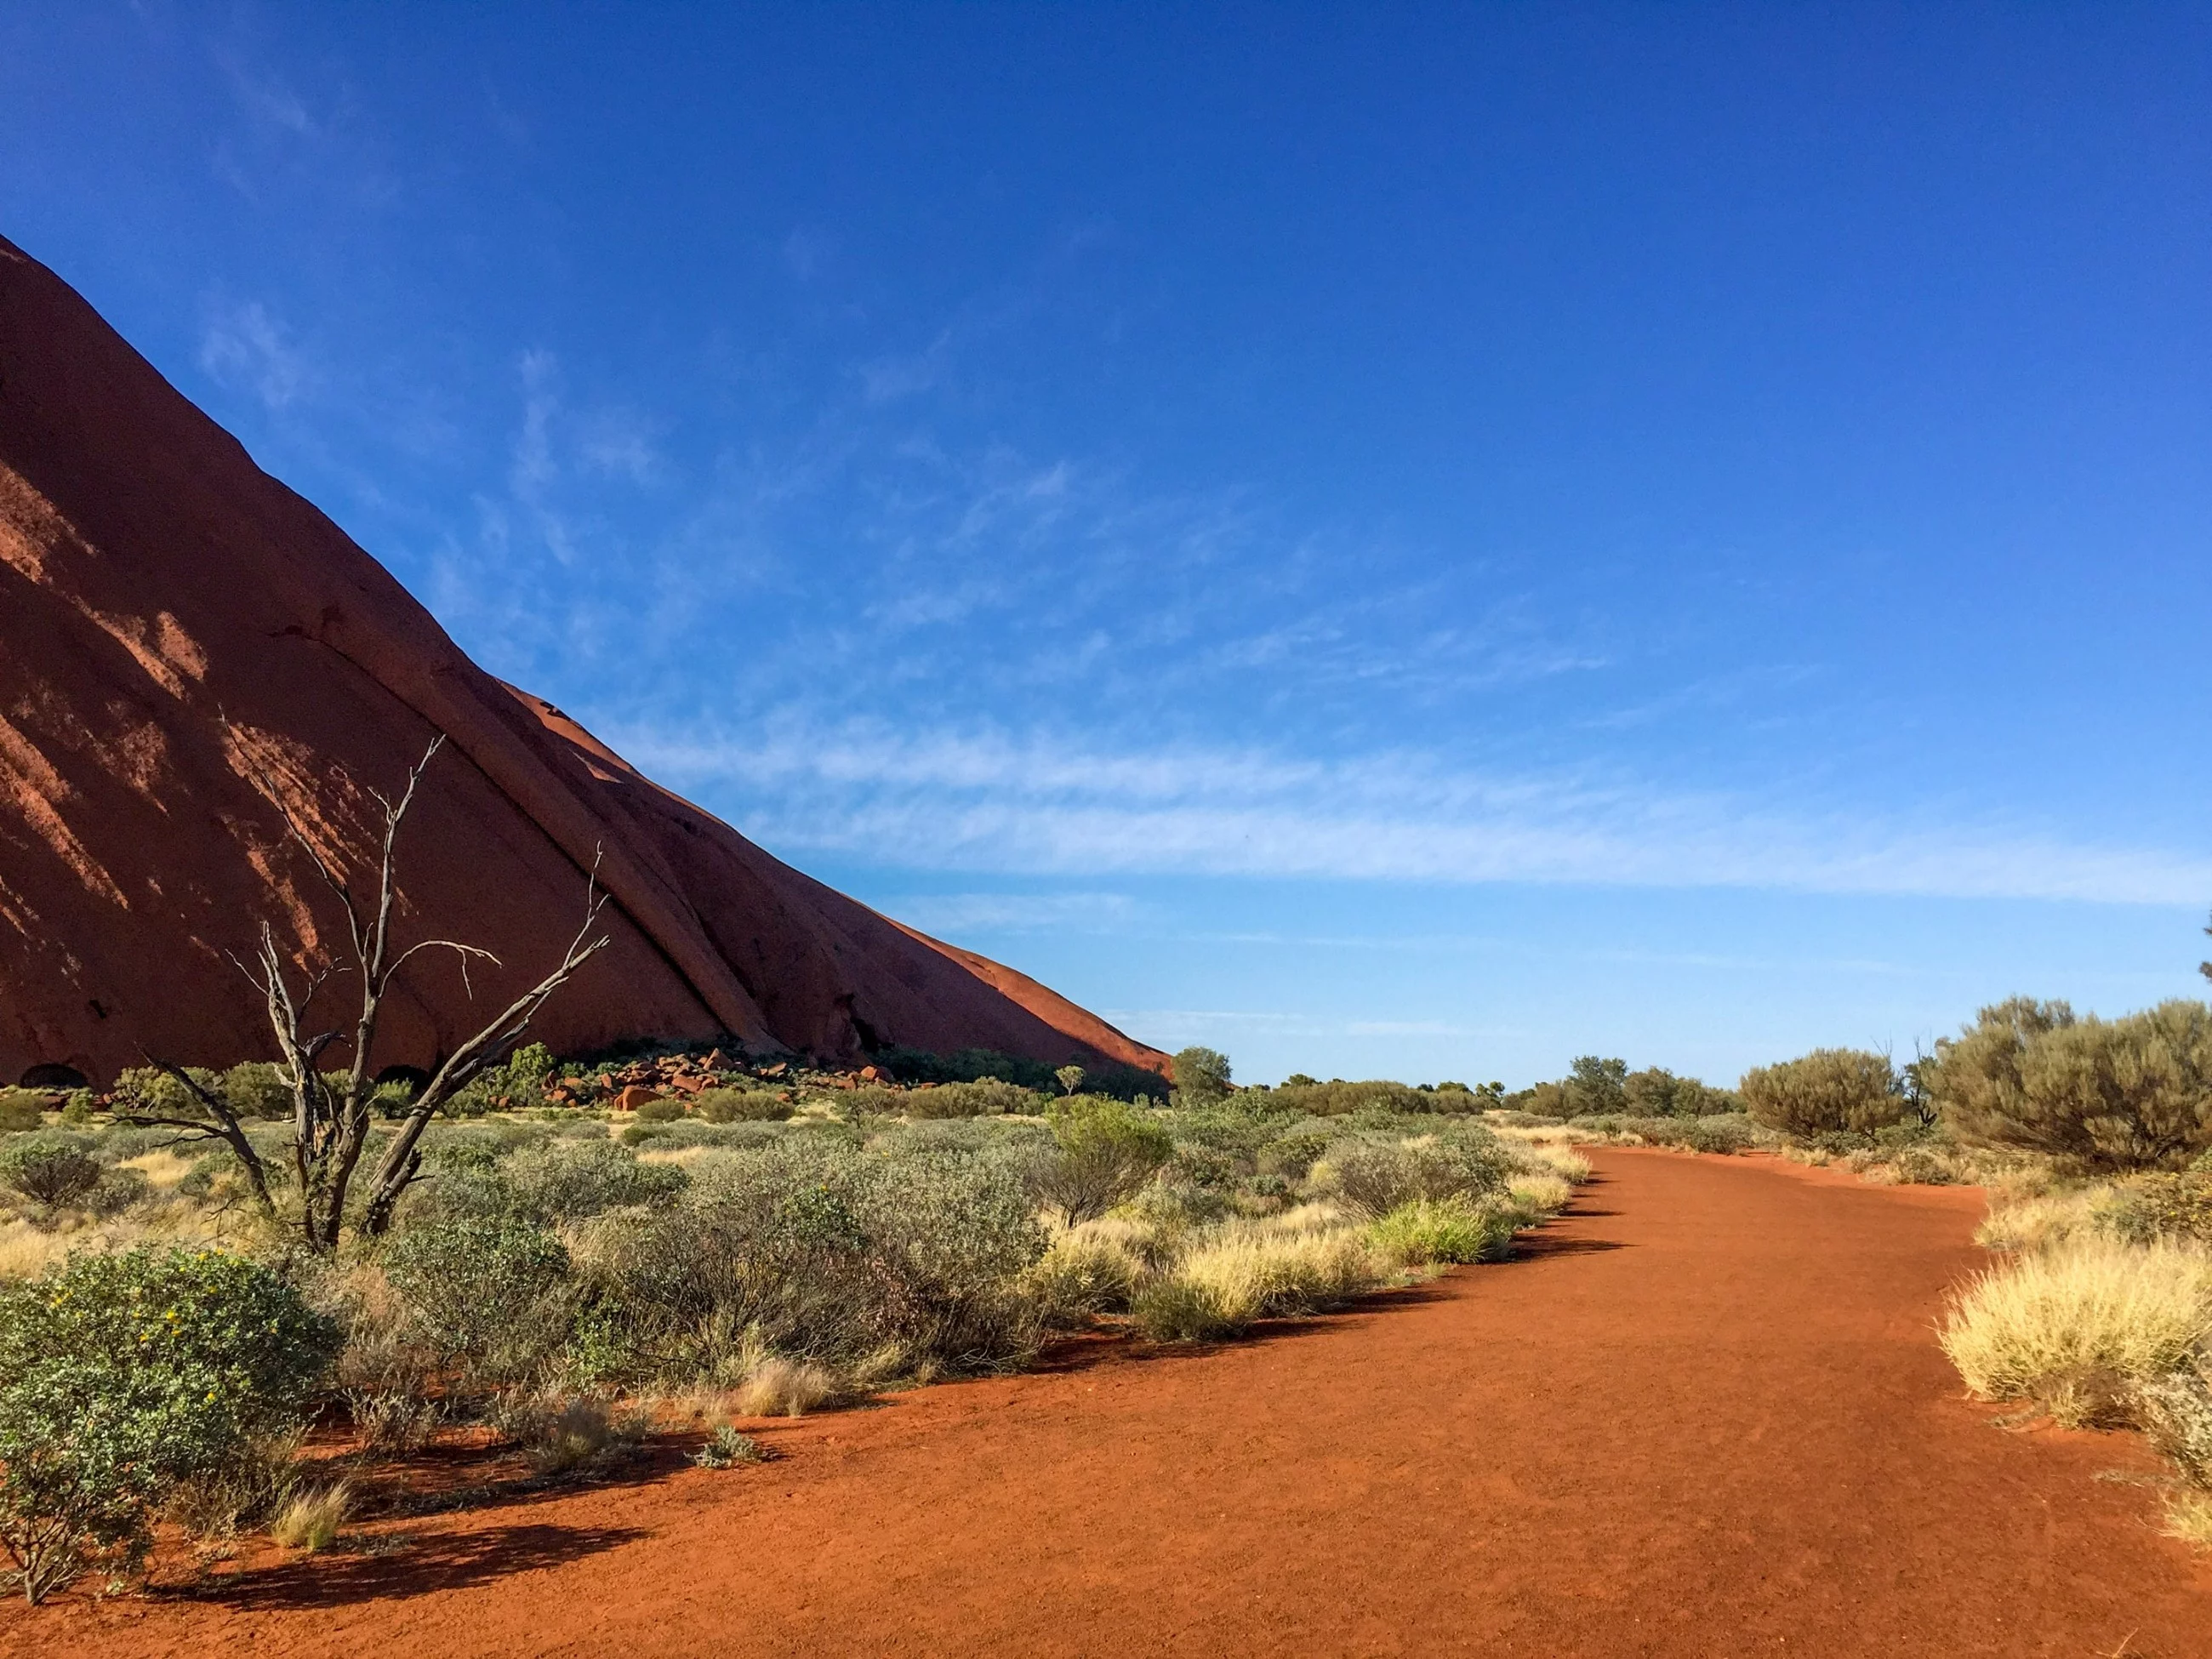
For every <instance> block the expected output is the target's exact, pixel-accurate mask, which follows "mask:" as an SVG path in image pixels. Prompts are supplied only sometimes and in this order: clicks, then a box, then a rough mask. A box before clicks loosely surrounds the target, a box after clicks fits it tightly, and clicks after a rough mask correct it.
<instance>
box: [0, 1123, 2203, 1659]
mask: <svg viewBox="0 0 2212 1659" xmlns="http://www.w3.org/2000/svg"><path fill="white" fill-rule="evenodd" d="M1595 1161H1596V1162H1597V1164H1598V1166H1599V1170H1600V1174H1601V1179H1600V1180H1599V1181H1598V1182H1596V1183H1595V1184H1594V1185H1593V1186H1592V1187H1590V1188H1588V1189H1587V1190H1586V1192H1585V1194H1583V1197H1582V1198H1581V1199H1580V1200H1578V1202H1577V1206H1575V1209H1574V1211H1573V1212H1571V1214H1570V1215H1569V1216H1567V1217H1565V1218H1562V1219H1561V1220H1560V1221H1559V1222H1557V1223H1555V1224H1553V1226H1551V1227H1550V1228H1549V1229H1547V1231H1546V1233H1545V1234H1544V1236H1543V1237H1541V1239H1540V1240H1539V1241H1538V1242H1537V1243H1535V1245H1534V1248H1533V1249H1531V1250H1530V1251H1529V1253H1528V1255H1527V1257H1526V1258H1525V1259H1523V1260H1522V1261H1516V1262H1513V1263H1510V1264H1506V1265H1503V1266H1498V1267H1480V1268H1474V1269H1462V1270H1460V1271H1458V1272H1456V1273H1453V1274H1451V1275H1449V1276H1448V1277H1447V1278H1445V1279H1442V1280H1439V1281H1438V1282H1437V1283H1436V1284H1434V1285H1431V1286H1429V1287H1427V1288H1425V1289H1424V1290H1421V1291H1414V1292H1407V1293H1402V1294H1400V1295H1398V1296H1395V1297H1386V1298H1383V1300H1381V1301H1380V1302H1377V1303H1374V1304H1365V1305H1364V1306H1363V1307H1362V1308H1361V1309H1360V1310H1358V1311H1355V1312H1352V1313H1351V1314H1348V1315H1343V1316H1337V1317H1335V1318H1333V1319H1328V1320H1324V1321H1319V1322H1314V1323H1312V1324H1310V1325H1305V1326H1301V1327H1297V1328H1286V1329H1282V1330H1279V1331H1276V1332H1273V1333H1272V1334H1267V1335H1266V1336H1264V1337H1262V1338H1261V1339H1260V1340H1255V1341H1252V1342H1249V1343H1245V1344H1241V1345H1237V1346H1228V1347H1223V1348H1218V1349H1213V1350H1209V1351H1201V1352H1176V1353H1165V1354H1156V1355H1151V1356H1146V1355H1142V1354H1139V1353H1138V1352H1134V1351H1133V1350H1131V1349H1129V1348H1127V1347H1125V1346H1115V1345H1092V1346H1090V1347H1089V1348H1088V1349H1086V1350H1084V1351H1082V1352H1079V1353H1078V1354H1077V1355H1076V1356H1074V1357H1073V1358H1071V1359H1069V1360H1068V1361H1066V1363H1065V1364H1062V1365H1061V1366H1060V1368H1059V1369H1057V1370H1049V1371H1047V1372H1044V1373H1042V1374H1033V1375H1030V1376H1021V1377H1015V1378H1007V1379H1001V1380H994V1381H989V1382H981V1383H963V1384H957V1385H951V1386H946V1387H941V1388H937V1389H926V1390H921V1391H918V1392H915V1393H913V1394H908V1395H902V1396H900V1397H897V1398H896V1399H894V1400H892V1401H888V1402H887V1403H884V1404H883V1405H881V1406H878V1407H874V1408H872V1409H867V1410H862V1411H855V1412H848V1413H837V1414H834V1415H829V1416H824V1417H820V1418H815V1419H807V1420H806V1421H805V1422H802V1423H796V1424H788V1425H781V1426H779V1427H776V1428H773V1429H769V1430H768V1431H765V1432H764V1434H763V1438H764V1439H768V1440H770V1441H772V1442H773V1443H775V1444H776V1445H777V1447H778V1448H779V1449H780V1450H781V1452H782V1453H783V1454H784V1455H783V1456H782V1457H781V1459H780V1460H779V1461H777V1462H773V1463H769V1464H767V1465H764V1466H760V1467H757V1468H744V1469H737V1470H731V1471H726V1472H709V1471H704V1470H696V1469H692V1468H688V1467H683V1466H679V1465H677V1464H676V1463H675V1462H674V1459H673V1457H672V1456H671V1457H669V1458H665V1459H664V1460H663V1462H662V1463H661V1464H660V1466H659V1468H656V1469H655V1470H653V1471H652V1472H650V1473H648V1474H645V1475H643V1476H642V1477H641V1478H640V1479H638V1480H635V1481H633V1482H631V1483H629V1484H626V1485H620V1486H602V1487H598V1488H594V1489H592V1490H588V1491H585V1492H572V1493H568V1494H566V1495H562V1496H558V1497H552V1498H541V1499H538V1500H537V1501H534V1502H530V1503H526V1504H511V1505H508V1506H506V1507H502V1508H498V1509H494V1510H484V1511H479V1512H477V1513H473V1514H469V1515H465V1516H452V1517H444V1518H441V1519H437V1520H430V1521H416V1522H407V1523H404V1525H398V1526H396V1527H395V1526H392V1525H389V1524H387V1525H386V1526H384V1527H381V1528H378V1529H377V1530H378V1531H379V1532H380V1533H381V1534H386V1535H385V1536H384V1538H383V1540H382V1543H381V1545H380V1548H381V1549H382V1551H383V1552H384V1553H362V1554H351V1555H337V1556H329V1557H324V1558H321V1559H312V1560H308V1559H301V1560H295V1561H291V1562H282V1563H277V1564H274V1565H262V1566H258V1567H255V1568H253V1569H252V1570H250V1571H245V1572H242V1573H240V1575H238V1576H237V1577H235V1578H234V1579H231V1580H229V1581H227V1582H218V1583H214V1584H210V1585H208V1586H205V1587H203V1588H202V1589H197V1590H196V1591H191V1592H189V1593H180V1592H174V1591H173V1592H169V1593H166V1594H161V1595H156V1596H154V1597H149V1598H143V1597H127V1598H118V1599H116V1600H113V1601H106V1602H104V1603H100V1602H94V1601H90V1600H88V1599H86V1598H82V1597H78V1596H74V1595H73V1596H71V1597H69V1598H67V1599H65V1600H64V1601H63V1602H61V1603H58V1604H57V1605H55V1606H54V1607H51V1608H49V1609H47V1610H46V1611H45V1612H43V1613H37V1614H33V1613H26V1612H24V1611H23V1610H21V1609H20V1608H17V1609H12V1610H9V1611H7V1612H4V1613H0V1652H6V1653H9V1654H19V1653H20V1654H31V1653H36V1654H40V1655H56V1656H64V1655H68V1656H76V1655H83V1656H90V1655H95V1654H97V1655H100V1656H112V1659H122V1656H126V1655H141V1654H145V1655H153V1654H163V1655H187V1654H189V1655H194V1656H200V1655H208V1654H217V1653H220V1654H229V1653H247V1652H251V1653H252V1654H253V1655H256V1656H260V1659H276V1656H305V1655H321V1654H329V1655H341V1654H346V1655H350V1654H362V1653H375V1654H378V1655H389V1656H393V1659H411V1656H427V1655H435V1656H439V1659H457V1656H462V1655H473V1654H511V1655H619V1656H623V1659H640V1656H658V1655H664V1654H700V1655H717V1656H722V1655H734V1654H752V1653H791V1654H800V1653H804V1654H848V1653H849V1654H947V1653H973V1652H992V1653H1018V1654H1053V1655H1085V1654H1098V1655H1108V1654H1121V1653H1131V1652H1135V1653H1155V1652H1173V1653H1191V1654H1214V1653H1227V1652H1256V1653H1278V1652H1294V1651H1295V1652H1299V1653H1304V1654H1316V1655H1321V1654H1338V1653H1378V1654H1395V1653H1405V1654H1426V1653H1462V1652H1464V1653H1480V1654H1485V1655H1507V1654H1525V1655H1543V1656H1547V1659H1556V1656H1563V1655H1615V1654H1620V1655H1630V1654H1635V1655H1658V1654H1666V1655H1685V1656H1689V1655H1696V1656H1716V1655H1735V1654H1753V1653H1758V1654H1771V1653H1790V1654H1823V1655H1852V1656H1859V1655H1884V1656H1891V1655H1911V1654H1931V1655H1933V1654H1942V1655H1960V1654H2003V1655H2026V1654H2051V1655H2065V1656H2091V1655H2100V1654H2102V1655H2111V1654H2115V1653H2119V1652H2124V1653H2126V1654H2129V1655H2133V1656H2139V1659H2140V1656H2149V1659H2174V1656H2185V1655H2208V1654H2212V1565H2207V1564H2206V1562H2205V1561H2204V1560H2203V1559H2201V1558H2198V1557H2197V1556H2194V1555H2192V1554H2191V1553H2190V1552H2189V1551H2188V1550H2186V1549H2185V1548H2184V1547H2182V1546H2181V1545H2179V1544H2178V1543H2174V1542H2172V1541H2169V1540H2166V1539H2165V1538H2162V1537H2160V1536H2159V1535H2158V1534H2157V1532H2156V1530H2155V1521H2154V1513H2155V1504H2154V1495H2153V1493H2152V1492H2150V1491H2149V1490H2148V1488H2147V1487H2145V1486H2142V1485H2140V1484H2130V1483H2128V1482H2126V1481H2124V1480H2111V1479H2104V1480H2100V1479H2099V1478H2098V1477H2099V1475H2100V1472H2111V1471H2114V1470H2118V1471H2123V1472H2134V1473H2136V1474H2144V1473H2148V1471H2150V1470H2151V1469H2152V1468H2154V1465H2153V1463H2152V1462H2151V1460H2150V1459H2149V1458H2148V1456H2147V1455H2145V1454H2144V1453H2143V1452H2142V1450H2141V1449H2139V1448H2137V1447H2136V1445H2135V1444H2134V1443H2132V1442H2131V1441H2130V1440H2129V1439H2127V1438H2126V1437H2103V1436H2095V1435H2087V1434H2081V1435H2066V1434H2060V1433H2057V1432H2053V1431H2041V1432H2035V1433H2014V1432H2007V1431H2002V1430H2000V1429H1997V1428H1994V1427H1992V1426H1991V1425H1990V1416H1991V1413H1990V1409H1989V1408H1988V1407H1979V1406H1975V1405H1972V1404H1971V1403H1969V1402H1967V1401H1965V1400H1963V1399H1962V1398H1961V1397H1960V1392H1959V1388H1958V1384H1957V1382H1956V1379H1955V1378H1954V1376H1953V1374H1952V1373H1951V1371H1950V1370H1949V1369H1948V1366H1947V1365H1946V1364H1945V1363H1944V1361H1943V1358H1942V1354H1941V1353H1940V1352H1938V1351H1937V1349H1936V1345H1935V1343H1934V1340H1933V1338H1932V1329H1931V1328H1932V1323H1933V1321H1934V1319H1935V1317H1936V1311H1937V1309H1938V1307H1939V1304H1940V1300H1941V1295H1942V1290H1943V1288H1944V1286H1945V1285H1947V1284H1948V1283H1950V1282H1951V1281H1953V1280H1954V1279H1956V1278H1958V1277H1959V1276H1960V1275H1961V1274H1962V1273H1965V1272H1966V1271H1968V1270H1969V1269H1971V1268H1972V1267H1975V1266H1977V1265H1978V1263H1979V1261H1981V1260H1982V1257H1981V1254H1980V1252H1979V1251H1978V1250H1976V1249H1974V1248H1973V1247H1972V1244H1971V1243H1969V1235H1970V1233H1971V1232H1972V1226H1973V1223H1974V1220H1975V1218H1976V1217H1977V1215H1978V1213H1979V1210H1980V1200H1979V1196H1978V1194H1971V1193H1962V1192H1956V1191H1943V1190H1939V1189H1926V1188H1905V1189H1893V1190H1885V1189H1881V1188H1868V1187H1863V1186H1860V1185H1858V1184H1857V1183H1856V1182H1850V1181H1849V1180H1848V1179H1847V1178H1844V1177H1840V1176H1831V1175H1826V1174H1820V1173H1814V1172H1808V1171H1803V1170H1796V1169H1795V1168H1792V1167H1790V1166H1784V1165H1778V1164H1773V1163H1771V1162H1768V1161H1765V1160H1761V1159H1719V1158H1686V1157H1681V1156H1676V1155H1670V1154H1667V1153H1660V1152H1620V1151H1605V1152H1599V1153H1598V1154H1597V1155H1596V1160H1595ZM395 1532H396V1533H398V1534H399V1535H398V1536H397V1537H394V1536H392V1535H391V1534H393V1533H395Z"/></svg>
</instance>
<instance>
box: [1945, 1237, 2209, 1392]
mask: <svg viewBox="0 0 2212 1659" xmlns="http://www.w3.org/2000/svg"><path fill="white" fill-rule="evenodd" d="M2208 1339H2212V1257H2207V1256H2205V1255H2203V1254H2201V1253H2199V1252H2197V1251H2195V1250H2190V1249H2180V1248H2178V1247H2176V1246H2172V1245H2166V1244H2161V1245H2154V1246H2151V1247H2149V1248H2142V1247H2138V1246H2133V1245H2128V1244H2123V1243H2118V1241H2115V1240H2112V1239H2100V1238H2081V1239H2075V1240H2074V1241H2071V1242H2069V1243H2064V1244H2062V1245H2059V1246H2057V1247H2056V1248H2054V1249H2051V1250H2049V1251H2047V1252H2045V1253H2043V1254H2040V1255H2027V1256H2022V1257H2021V1258H2019V1259H2018V1260H2016V1261H2010V1262H2008V1263H2006V1264H2004V1265H2002V1266H2000V1267H1993V1268H1991V1269H1990V1270H1989V1271H1988V1272H1986V1273H1982V1274H1979V1275H1978V1276H1977V1277H1976V1278H1975V1279H1972V1281H1971V1282H1970V1283H1969V1284H1967V1285H1966V1286H1965V1287H1964V1288H1963V1289H1962V1290H1960V1291H1957V1292H1955V1293H1954V1296H1953V1297H1952V1300H1951V1306H1950V1309H1949V1310H1948V1315H1947V1316H1946V1318H1945V1320H1944V1323H1943V1327H1942V1334H1941V1340H1942V1345H1943V1351H1944V1352H1946V1353H1947V1354H1948V1355H1949V1356H1950V1358H1951V1363H1952V1364H1954V1365H1956V1366H1957V1367H1958V1369H1959V1374H1960V1376H1962V1377H1963V1378H1965V1379H1966V1386H1967V1387H1968V1388H1969V1389H1972V1391H1973V1392H1974V1393H1975V1394H1977V1395H1981V1396H1982V1397H1983V1398H1984V1399H1989V1400H2015V1399H2022V1398H2039V1399H2043V1398H2047V1396H2048V1395H2049V1394H2050V1392H2051V1390H2052V1389H2054V1388H2057V1389H2079V1388H2081V1387H2082V1386H2084V1385H2086V1384H2087V1383H2089V1382H2091V1381H2093V1379H2096V1378H2099V1377H2110V1378H2112V1379H2118V1380H2129V1379H2132V1380H2137V1381H2149V1380H2152V1379H2155V1378H2159V1377H2163V1376H2169V1375H2171V1374H2172V1372H2174V1371H2176V1370H2179V1369H2180V1367H2181V1366H2182V1365H2183V1364H2184V1363H2185V1362H2186V1361H2187V1360H2188V1359H2189V1358H2190V1356H2191V1353H2192V1352H2194V1351H2195V1349H2196V1348H2197V1346H2198V1345H2199V1344H2200V1343H2203V1342H2204V1341H2206V1340H2208Z"/></svg>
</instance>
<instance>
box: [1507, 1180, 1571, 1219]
mask: <svg viewBox="0 0 2212 1659" xmlns="http://www.w3.org/2000/svg"><path fill="white" fill-rule="evenodd" d="M1505 1190H1506V1191H1507V1192H1509V1193H1510V1194H1512V1196H1513V1200H1514V1201H1515V1202H1516V1204H1518V1205H1520V1206H1521V1207H1522V1208H1523V1209H1525V1210H1528V1211H1529V1212H1531V1213H1532V1214H1534V1216H1535V1217H1537V1218H1540V1219H1541V1218H1543V1217H1545V1216H1548V1215H1557V1214H1558V1213H1559V1212H1560V1211H1561V1210H1564V1209H1565V1208H1566V1207H1567V1200H1570V1199H1571V1198H1572V1197H1573V1196H1574V1195H1575V1189H1574V1188H1572V1187H1571V1186H1569V1185H1568V1184H1567V1179H1566V1177H1565V1176H1556V1175H1527V1176H1515V1177H1514V1179H1513V1181H1512V1182H1510V1184H1509V1185H1508V1186H1507V1188H1506V1189H1505Z"/></svg>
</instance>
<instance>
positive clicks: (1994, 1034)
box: [1924, 998, 2212, 1170]
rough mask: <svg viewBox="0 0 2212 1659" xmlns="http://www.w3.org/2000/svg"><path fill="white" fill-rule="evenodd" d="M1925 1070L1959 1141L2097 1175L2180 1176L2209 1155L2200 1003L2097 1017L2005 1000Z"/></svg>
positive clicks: (2211, 1064) (2208, 1046)
mask: <svg viewBox="0 0 2212 1659" xmlns="http://www.w3.org/2000/svg"><path fill="white" fill-rule="evenodd" d="M1924 1069H1925V1071H1926V1073H1927V1075H1928V1081H1929V1088H1930V1090H1931V1091H1932V1092H1933V1094H1934V1095H1935V1097H1936V1102H1937V1103H1938V1104H1939V1106H1940V1107H1941V1108H1942V1112H1943V1115H1944V1118H1945V1121H1947V1122H1948V1124H1949V1125H1950V1126H1951V1128H1952V1131H1953V1133H1955V1134H1956V1135H1957V1136H1958V1137H1959V1138H1960V1139H1961V1140H1965V1141H1967V1142H1969V1143H1970V1144H1975V1145H1980V1146H2003V1147H2017V1148H2021V1149H2023V1150H2026V1151H2029V1152H2044V1153H2047V1154H2050V1155H2051V1156H2053V1157H2057V1158H2063V1159H2066V1160H2069V1162H2071V1163H2074V1164H2078V1165H2081V1166H2082V1167H2085V1168H2089V1169H2100V1170H2136V1169H2160V1168H2163V1169H2169V1170H2179V1169H2182V1168H2185V1167H2186V1166H2187V1165H2188V1164H2189V1163H2190V1162H2191V1159H2192V1158H2196V1157H2197V1155H2198V1154H2200V1153H2201V1152H2203V1151H2205V1150H2206V1148H2207V1147H2208V1146H2212V1009H2208V1008H2207V1007H2206V1006H2204V1005H2203V1003H2201V1002H2185V1001H2173V1002H2165V1003H2160V1005H2159V1006H2157V1007H2155V1008H2152V1009H2149V1010H2147V1011H2146V1012H2142V1013H2139V1014H2130V1015H2129V1016H2127V1017H2126V1018H2121V1019H2113V1020H2103V1019H2099V1018H2096V1017H2095V1016H2094V1015H2090V1016H2087V1017H2086V1018H2080V1019H2077V1018H2075V1015H2074V1011H2073V1010H2072V1009H2071V1008H2069V1007H2068V1006H2066V1005H2065V1004H2064V1003H2063V1002H2047V1003H2039V1002H2033V1001H2031V1000H2027V999H2026V998H2015V999H2014V1000H2011V1001H2009V1002H2002V1003H1998V1004H1996V1005H1995V1006H1991V1007H1988V1008H1984V1009H1983V1010H1982V1012H1981V1015H1980V1017H1979V1018H1978V1020H1977V1021H1976V1022H1975V1024H1973V1025H1972V1026H1970V1027H1968V1028H1967V1029H1966V1031H1965V1032H1964V1033H1963V1034H1962V1035H1960V1036H1958V1037H1955V1038H1950V1039H1947V1040H1945V1041H1943V1042H1938V1043H1937V1044H1936V1055H1935V1058H1934V1060H1933V1061H1932V1062H1931V1063H1930V1064H1929V1066H1927V1067H1925V1068H1924Z"/></svg>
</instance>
